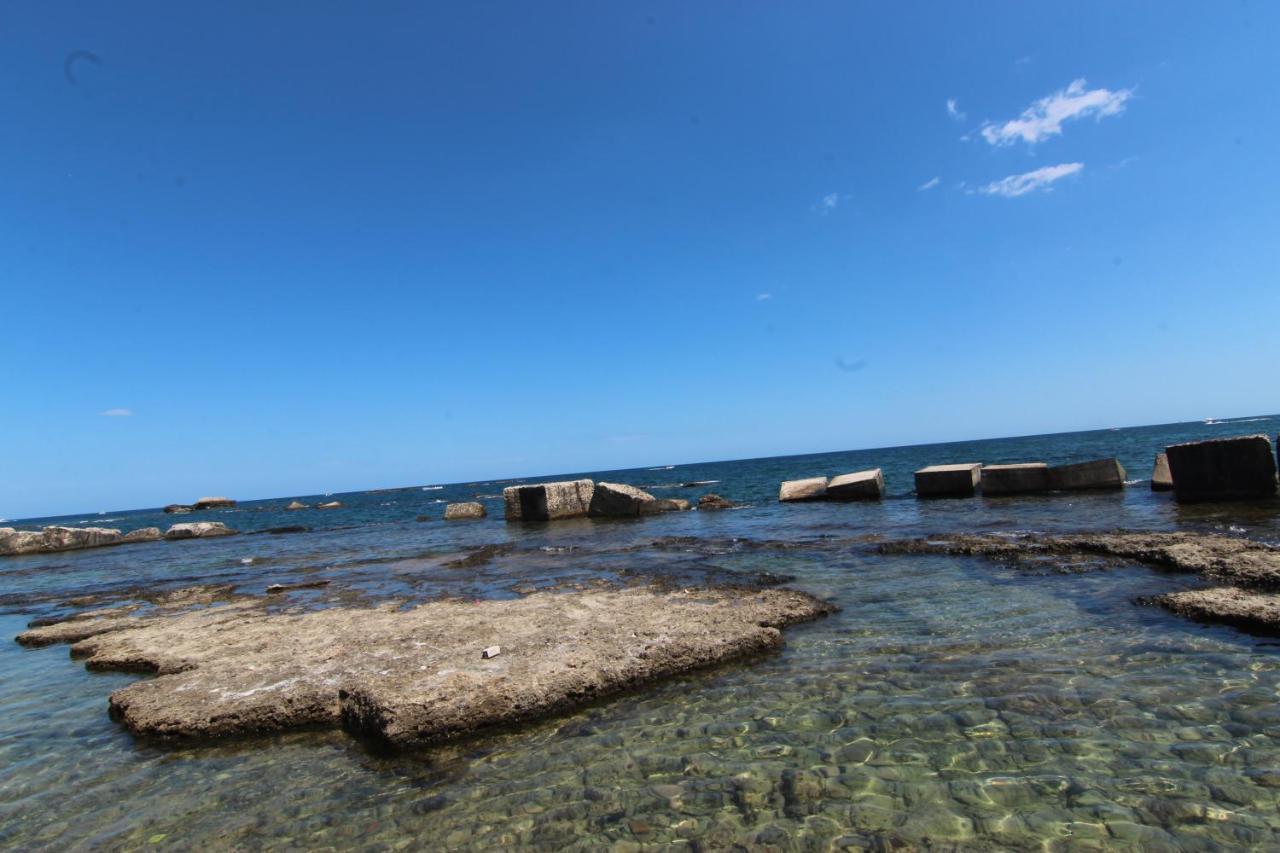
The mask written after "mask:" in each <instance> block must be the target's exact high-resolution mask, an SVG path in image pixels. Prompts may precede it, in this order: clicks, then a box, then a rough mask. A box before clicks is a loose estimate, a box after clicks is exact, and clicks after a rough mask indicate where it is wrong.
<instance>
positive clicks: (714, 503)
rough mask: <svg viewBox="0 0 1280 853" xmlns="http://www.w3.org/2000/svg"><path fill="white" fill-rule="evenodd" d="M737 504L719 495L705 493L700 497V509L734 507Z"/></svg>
mask: <svg viewBox="0 0 1280 853" xmlns="http://www.w3.org/2000/svg"><path fill="white" fill-rule="evenodd" d="M735 506H737V504H736V503H734V502H733V501H731V500H729V499H727V498H722V497H720V496H719V495H703V496H702V497H700V498H698V509H733V508H734V507H735Z"/></svg>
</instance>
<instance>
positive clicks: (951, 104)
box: [947, 98, 969, 121]
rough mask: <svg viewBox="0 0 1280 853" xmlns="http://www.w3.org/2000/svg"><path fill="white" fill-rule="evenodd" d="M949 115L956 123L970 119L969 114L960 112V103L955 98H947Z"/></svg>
mask: <svg viewBox="0 0 1280 853" xmlns="http://www.w3.org/2000/svg"><path fill="white" fill-rule="evenodd" d="M947 115H949V116H951V117H952V118H953V119H955V120H956V121H964V120H965V119H967V118H968V117H969V116H968V114H967V113H963V112H961V111H960V102H959V101H957V100H956V99H955V98H947Z"/></svg>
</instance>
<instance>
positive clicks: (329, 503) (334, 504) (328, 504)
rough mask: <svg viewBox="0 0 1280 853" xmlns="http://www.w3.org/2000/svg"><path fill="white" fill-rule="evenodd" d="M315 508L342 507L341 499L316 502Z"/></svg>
mask: <svg viewBox="0 0 1280 853" xmlns="http://www.w3.org/2000/svg"><path fill="white" fill-rule="evenodd" d="M316 509H342V501H327V502H326V503H320V504H316Z"/></svg>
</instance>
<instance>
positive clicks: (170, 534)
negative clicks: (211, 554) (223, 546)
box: [164, 521, 239, 539]
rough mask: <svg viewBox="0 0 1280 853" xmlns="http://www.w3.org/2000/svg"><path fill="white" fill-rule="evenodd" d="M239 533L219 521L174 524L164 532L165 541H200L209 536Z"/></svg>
mask: <svg viewBox="0 0 1280 853" xmlns="http://www.w3.org/2000/svg"><path fill="white" fill-rule="evenodd" d="M236 533H239V531H238V530H232V529H231V528H230V527H227V526H226V525H225V524H223V523H222V522H221V521H189V522H184V523H182V524H174V525H172V526H170V527H169V529H168V530H166V531H165V532H164V538H165V539H200V538H206V537H210V536H231V535H234V534H236Z"/></svg>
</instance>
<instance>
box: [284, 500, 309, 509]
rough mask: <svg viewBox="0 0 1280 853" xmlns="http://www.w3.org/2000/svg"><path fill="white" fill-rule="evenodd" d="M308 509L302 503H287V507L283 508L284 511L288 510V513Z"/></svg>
mask: <svg viewBox="0 0 1280 853" xmlns="http://www.w3.org/2000/svg"><path fill="white" fill-rule="evenodd" d="M309 508H310V507H308V506H307V505H306V504H304V503H303V502H302V501H289V505H288V506H286V507H285V509H286V510H289V511H290V512H296V511H298V510H300V509H309Z"/></svg>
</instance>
